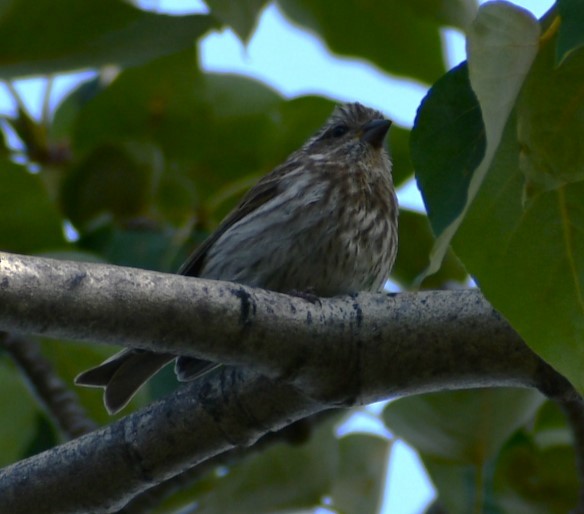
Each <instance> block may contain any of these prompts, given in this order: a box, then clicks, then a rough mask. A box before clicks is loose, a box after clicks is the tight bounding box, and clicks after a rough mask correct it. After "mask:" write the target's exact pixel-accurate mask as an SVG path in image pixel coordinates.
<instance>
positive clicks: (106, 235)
mask: <svg viewBox="0 0 584 514" xmlns="http://www.w3.org/2000/svg"><path fill="white" fill-rule="evenodd" d="M92 228H93V230H91V231H87V232H85V233H83V234H82V237H81V238H80V239H79V241H78V243H77V244H78V246H79V248H82V249H84V250H87V251H91V252H94V253H96V254H98V255H101V256H102V257H103V258H104V259H106V260H107V261H108V262H111V263H112V264H117V265H119V266H130V267H135V268H143V269H150V270H155V271H164V272H175V271H176V269H177V266H175V257H176V253H177V252H178V250H179V248H178V247H179V245H180V243H181V242H182V241H176V238H175V234H174V232H172V231H170V230H165V229H161V228H159V227H158V226H156V225H155V224H152V223H150V222H148V220H145V222H144V223H143V224H142V225H141V224H140V223H135V224H134V226H131V225H130V226H127V227H125V228H119V227H117V226H115V225H114V224H112V223H111V222H106V223H103V224H102V225H99V226H96V227H92Z"/></svg>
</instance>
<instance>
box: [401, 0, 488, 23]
mask: <svg viewBox="0 0 584 514" xmlns="http://www.w3.org/2000/svg"><path fill="white" fill-rule="evenodd" d="M408 7H410V8H411V9H412V10H413V11H414V12H416V14H418V15H419V16H421V17H426V18H430V19H433V20H435V21H436V22H438V23H439V24H440V25H446V26H451V27H457V28H459V29H461V30H466V29H467V28H468V26H469V25H470V23H471V22H472V20H473V19H474V18H475V16H476V14H477V9H478V2H477V1H476V0H410V1H409V2H408Z"/></svg>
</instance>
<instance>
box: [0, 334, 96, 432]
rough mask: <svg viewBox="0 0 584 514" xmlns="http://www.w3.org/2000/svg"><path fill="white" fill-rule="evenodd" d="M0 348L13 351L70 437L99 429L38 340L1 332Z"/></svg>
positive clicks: (46, 406)
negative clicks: (56, 370)
mask: <svg viewBox="0 0 584 514" xmlns="http://www.w3.org/2000/svg"><path fill="white" fill-rule="evenodd" d="M0 347H3V348H4V349H5V350H6V351H7V352H8V353H9V354H10V356H11V357H12V359H13V360H14V361H15V362H16V364H17V365H18V367H19V368H20V369H21V370H22V374H23V376H24V377H26V379H27V380H28V382H29V384H30V387H31V388H32V390H33V392H34V394H35V395H36V396H37V398H38V399H39V400H40V402H41V404H42V405H43V406H44V408H45V409H46V411H47V413H48V414H49V415H50V416H51V417H52V418H53V420H54V422H55V424H56V425H57V426H58V427H59V429H60V430H61V432H63V434H64V435H65V436H66V437H67V438H69V439H72V438H74V437H78V436H80V435H83V434H87V433H88V432H91V431H92V430H95V428H97V425H96V424H95V423H94V422H93V421H92V420H91V419H90V418H89V417H88V416H87V413H86V412H85V409H84V408H83V407H82V406H81V404H80V403H79V400H78V398H77V396H76V395H75V393H74V392H72V391H71V388H70V387H67V385H66V384H65V383H63V381H62V380H61V378H60V377H59V376H58V375H57V373H56V372H55V370H54V369H53V366H52V364H51V363H50V362H49V360H48V359H47V358H46V357H45V356H44V355H43V354H42V353H41V351H40V348H39V346H38V344H37V343H36V341H32V340H30V339H26V338H24V337H21V336H17V335H14V334H1V333H0Z"/></svg>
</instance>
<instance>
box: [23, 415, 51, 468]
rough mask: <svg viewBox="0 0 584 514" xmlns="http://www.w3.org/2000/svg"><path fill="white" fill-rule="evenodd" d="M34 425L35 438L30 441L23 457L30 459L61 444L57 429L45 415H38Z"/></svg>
mask: <svg viewBox="0 0 584 514" xmlns="http://www.w3.org/2000/svg"><path fill="white" fill-rule="evenodd" d="M34 425H35V432H34V436H33V438H32V439H31V441H29V443H28V447H27V448H26V449H25V450H24V453H23V455H22V456H23V457H30V456H32V455H36V454H37V453H41V452H44V451H45V450H48V449H50V448H52V447H53V446H56V445H57V444H58V443H59V437H58V435H57V433H56V431H55V427H54V425H53V424H52V423H51V421H50V420H49V419H48V418H47V416H46V415H45V414H44V413H42V412H38V413H37V415H36V420H35V422H34Z"/></svg>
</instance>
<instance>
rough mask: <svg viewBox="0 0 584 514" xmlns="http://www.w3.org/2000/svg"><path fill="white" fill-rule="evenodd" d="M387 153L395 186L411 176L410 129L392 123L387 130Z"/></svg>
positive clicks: (412, 169)
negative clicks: (389, 157) (391, 165)
mask: <svg viewBox="0 0 584 514" xmlns="http://www.w3.org/2000/svg"><path fill="white" fill-rule="evenodd" d="M388 147H389V154H390V156H391V162H392V164H393V167H392V171H391V173H392V176H393V184H394V186H395V187H396V188H397V187H399V186H401V185H402V184H403V183H404V182H406V181H407V180H409V179H410V178H412V175H413V174H414V165H413V164H412V160H411V157H410V131H409V130H408V129H405V128H403V127H399V126H397V125H392V126H391V129H390V131H389V143H388Z"/></svg>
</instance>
